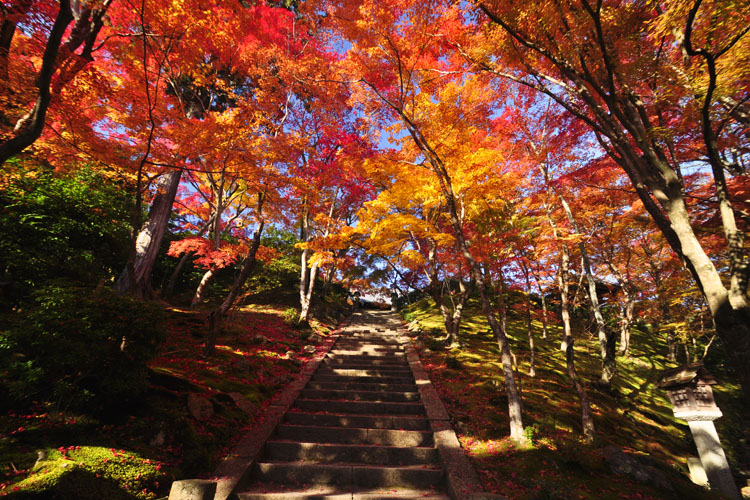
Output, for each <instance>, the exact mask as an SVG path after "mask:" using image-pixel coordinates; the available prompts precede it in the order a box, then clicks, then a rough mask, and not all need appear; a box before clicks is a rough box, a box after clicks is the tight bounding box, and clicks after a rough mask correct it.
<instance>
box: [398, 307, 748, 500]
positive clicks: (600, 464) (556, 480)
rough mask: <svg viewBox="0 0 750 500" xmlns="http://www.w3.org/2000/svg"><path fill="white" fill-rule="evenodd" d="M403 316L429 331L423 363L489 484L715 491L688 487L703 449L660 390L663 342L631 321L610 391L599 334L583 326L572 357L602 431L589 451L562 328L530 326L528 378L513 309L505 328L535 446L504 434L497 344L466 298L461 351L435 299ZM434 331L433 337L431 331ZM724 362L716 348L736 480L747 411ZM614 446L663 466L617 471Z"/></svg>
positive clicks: (556, 495) (691, 495)
mask: <svg viewBox="0 0 750 500" xmlns="http://www.w3.org/2000/svg"><path fill="white" fill-rule="evenodd" d="M401 313H402V315H403V316H404V317H405V318H406V319H407V320H409V321H414V320H416V321H417V322H418V324H419V326H420V329H421V333H419V334H418V335H417V334H416V332H413V333H412V335H413V338H414V342H415V344H416V346H417V347H418V350H419V353H420V357H421V358H422V362H423V364H424V365H425V367H426V368H427V369H428V371H429V372H430V378H431V379H432V381H433V383H434V384H435V386H436V387H437V388H438V391H439V392H440V394H441V396H442V398H443V401H444V403H445V404H446V407H447V408H448V411H449V413H450V414H451V418H452V421H453V425H454V428H455V429H456V431H457V433H458V434H459V438H460V440H461V443H462V445H463V447H464V449H465V450H466V452H467V453H468V454H469V456H470V457H471V460H472V461H473V463H474V465H475V466H476V468H477V469H478V471H479V473H480V476H481V478H482V480H483V482H484V484H485V487H486V488H487V489H488V491H492V492H495V493H500V494H502V495H506V496H508V498H511V499H524V500H531V499H548V498H549V499H563V498H586V499H592V500H593V499H610V498H611V499H615V498H639V499H645V498H659V499H671V498H683V499H702V498H718V496H716V495H714V494H711V493H708V492H705V491H704V490H702V489H701V488H699V487H696V486H694V485H693V484H692V483H690V481H689V478H688V468H687V457H688V456H697V452H696V451H695V446H694V444H693V442H692V438H691V437H690V431H689V429H688V427H687V425H686V424H685V422H682V421H679V420H676V419H675V418H674V416H673V414H672V410H671V404H670V403H669V401H668V399H667V397H666V394H665V392H664V391H663V390H661V389H658V388H657V387H656V386H655V382H656V380H657V378H658V375H659V372H660V371H661V370H664V369H666V368H668V367H669V366H668V365H667V364H666V363H665V362H666V358H665V353H666V352H667V351H666V349H667V346H666V344H665V343H664V342H663V341H662V339H660V338H656V337H655V336H649V335H648V334H647V333H646V332H644V331H641V330H639V329H635V330H634V331H633V337H632V349H631V355H630V357H627V358H626V357H622V356H618V358H617V361H618V376H617V379H616V383H615V387H614V390H613V392H612V393H608V392H603V391H601V390H598V389H597V388H596V387H595V385H594V384H593V381H595V380H596V379H597V378H598V370H599V364H600V362H599V358H598V345H597V344H596V343H595V341H596V339H595V338H592V336H591V335H590V334H586V333H584V332H583V331H582V327H581V326H580V325H578V327H577V328H576V331H575V338H576V363H577V367H578V371H579V374H580V376H581V377H582V378H583V380H584V381H586V382H587V390H588V394H589V397H590V399H591V402H592V411H593V413H594V421H595V425H596V430H597V442H596V443H595V445H594V446H593V447H587V446H585V445H583V444H582V439H581V417H580V407H579V403H578V400H577V397H576V393H575V391H574V389H573V387H572V383H571V382H570V381H569V379H568V377H567V374H566V371H565V358H564V355H563V353H562V352H561V351H560V349H559V343H560V338H561V327H559V326H556V325H550V326H551V328H550V335H549V337H548V338H547V339H543V338H541V335H542V328H541V324H540V323H539V322H536V321H535V322H534V323H533V334H534V337H535V339H534V341H535V344H536V376H535V377H530V376H528V372H529V359H530V356H529V348H528V338H527V331H526V317H525V315H523V314H522V313H515V314H514V313H513V312H511V314H510V316H509V318H508V327H507V329H508V335H509V338H510V343H511V346H512V349H513V351H514V354H515V355H516V357H517V361H518V372H519V373H520V375H521V380H522V391H523V398H524V426H525V429H526V434H527V436H528V437H530V438H531V440H532V442H533V446H532V447H531V448H530V449H527V450H517V449H515V448H513V446H512V445H511V444H510V442H509V440H508V438H507V434H508V430H507V429H508V418H507V400H506V398H505V395H504V387H503V383H502V369H501V365H500V360H499V351H498V348H497V344H496V343H495V341H494V339H493V338H492V337H491V335H490V334H489V333H487V332H488V325H487V322H486V320H485V319H484V317H483V316H482V315H481V313H480V312H479V311H478V304H476V303H473V302H472V303H470V305H469V308H468V310H467V311H466V312H465V313H464V314H465V319H464V321H463V322H462V333H461V340H462V346H461V347H460V348H457V349H447V348H446V347H445V345H444V344H443V343H442V342H440V341H439V340H440V339H438V340H436V337H442V336H443V334H442V333H438V332H443V331H444V329H443V327H442V318H441V317H440V314H439V312H438V311H437V309H435V308H434V307H433V304H432V302H431V301H430V300H429V299H422V300H420V301H419V302H416V303H414V304H412V305H410V306H408V307H406V308H405V309H403V310H402V311H401ZM433 328H434V329H436V330H435V333H431V330H432V329H433ZM412 330H414V328H412ZM712 349H713V350H714V351H718V349H720V348H719V347H717V346H714V347H712ZM719 358H720V356H715V357H712V356H711V355H709V357H708V358H707V360H706V361H707V365H708V366H709V368H710V370H712V371H713V372H714V373H716V375H717V376H718V377H719V379H720V380H721V381H722V382H721V383H720V385H718V386H716V387H715V394H716V399H717V403H718V405H719V406H720V408H721V410H722V412H723V413H724V417H722V418H721V419H719V420H718V421H716V425H717V429H718V432H719V435H720V437H721V439H722V444H723V445H724V447H725V450H726V452H727V455H728V457H729V461H730V464H731V465H732V466H733V469H734V475H735V478H737V477H740V470H739V469H740V468H741V467H742V464H745V467H746V464H747V456H746V455H743V454H742V453H744V452H746V450H745V449H742V448H741V446H740V443H747V439H748V428H749V427H748V421H747V415H748V412H747V409H746V408H743V407H742V406H741V404H742V403H741V401H742V400H741V396H740V393H739V387H738V386H736V385H734V384H732V383H730V382H729V380H731V379H729V378H728V377H726V375H727V373H726V368H725V367H724V366H723V365H722V364H721V363H720V362H713V360H714V359H719ZM722 375H725V377H722ZM734 445H736V446H734ZM613 446H614V447H617V448H619V449H621V450H624V451H626V452H627V453H629V454H632V456H634V457H637V459H638V460H639V461H640V462H641V465H642V466H643V467H646V468H647V467H649V466H653V467H655V468H656V469H658V470H659V471H660V472H658V473H656V474H655V475H654V476H653V477H652V478H651V479H648V480H645V482H640V481H638V480H636V479H634V478H633V477H631V476H628V475H616V474H613V472H612V470H611V468H610V467H609V466H608V461H607V460H606V459H605V456H610V455H612V454H615V455H617V453H616V451H613V450H614V449H613V448H612V447H613ZM745 491H747V490H745Z"/></svg>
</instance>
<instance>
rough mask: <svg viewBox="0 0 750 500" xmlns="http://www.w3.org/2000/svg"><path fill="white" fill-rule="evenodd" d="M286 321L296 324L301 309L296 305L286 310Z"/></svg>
mask: <svg viewBox="0 0 750 500" xmlns="http://www.w3.org/2000/svg"><path fill="white" fill-rule="evenodd" d="M284 323H286V324H287V325H292V326H296V325H297V324H298V323H299V311H298V310H297V309H296V308H294V307H290V308H289V309H287V310H286V311H284Z"/></svg>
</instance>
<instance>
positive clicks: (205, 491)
mask: <svg viewBox="0 0 750 500" xmlns="http://www.w3.org/2000/svg"><path fill="white" fill-rule="evenodd" d="M215 494H216V482H214V481H209V480H207V479H185V480H183V481H175V482H174V483H172V489H171V490H169V500H213V498H214V495H215Z"/></svg>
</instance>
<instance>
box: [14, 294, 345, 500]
mask: <svg viewBox="0 0 750 500" xmlns="http://www.w3.org/2000/svg"><path fill="white" fill-rule="evenodd" d="M283 315H284V308H280V307H273V306H267V305H252V306H247V307H244V308H242V309H240V310H238V311H236V312H234V313H233V315H232V316H231V317H230V318H229V320H228V321H227V322H226V323H225V328H224V331H223V334H222V335H221V336H220V338H219V340H218V342H217V346H216V352H215V354H214V355H213V356H210V357H208V358H205V357H203V356H202V355H201V350H202V345H203V339H204V334H205V328H206V327H205V312H201V311H197V312H196V311H190V310H184V309H175V308H173V309H169V310H168V332H167V341H166V343H164V344H163V345H162V346H161V348H160V351H159V354H158V355H157V357H156V358H154V359H153V360H152V361H151V363H150V389H149V391H148V392H147V394H146V395H145V396H144V397H143V398H141V400H140V401H139V403H138V404H135V405H133V406H132V407H128V408H126V409H124V410H123V409H122V408H119V409H118V410H117V412H113V413H112V414H96V415H92V414H86V413H85V412H80V411H79V412H71V411H66V410H65V409H64V408H59V407H57V406H55V405H54V404H53V403H41V402H40V403H38V404H37V405H36V406H35V407H34V408H32V409H31V410H27V411H23V412H10V413H9V414H8V415H0V496H7V497H8V498H12V499H48V498H55V499H63V500H67V499H70V500H73V499H90V500H101V499H106V500H120V499H122V500H132V499H154V498H160V497H164V496H166V495H167V493H168V491H169V487H170V484H171V482H172V481H173V480H175V479H181V478H190V477H201V476H209V475H210V474H211V473H212V472H213V469H214V467H215V465H216V464H217V463H218V461H219V460H220V459H221V458H222V457H223V456H225V455H226V453H227V451H228V450H229V449H230V448H231V447H232V445H233V444H234V443H235V441H236V440H237V439H239V438H240V437H241V436H242V435H243V432H244V431H245V430H246V429H248V428H249V427H250V426H252V425H253V423H254V422H256V420H257V419H258V418H261V417H262V415H263V413H264V410H265V408H266V406H267V405H268V404H269V402H270V399H271V397H272V396H273V395H274V394H275V393H276V392H277V391H278V390H279V389H280V388H282V387H283V386H284V385H286V384H287V383H288V382H289V381H290V380H291V379H292V378H293V376H294V375H295V374H296V373H297V372H298V371H299V367H300V366H301V364H302V363H304V362H305V361H306V359H308V358H309V356H310V354H307V353H305V352H304V350H303V347H304V346H305V345H307V344H316V343H317V342H319V341H321V340H322V338H324V337H325V336H326V335H327V334H328V333H329V332H330V331H331V330H332V328H333V321H334V320H327V321H328V322H327V323H323V322H319V321H313V322H312V328H305V329H300V328H297V327H292V326H289V325H287V324H285V323H284V321H283ZM313 334H315V335H316V336H313ZM61 355H64V353H61ZM190 394H193V395H194V396H193V397H198V398H200V399H201V400H204V401H208V402H209V404H208V405H207V406H208V408H210V410H208V411H207V413H206V414H205V415H203V416H202V417H201V419H197V418H195V417H194V416H192V415H191V412H190V411H189V409H188V405H187V401H188V395H190ZM243 400H244V401H243ZM204 406H206V405H205V404H204Z"/></svg>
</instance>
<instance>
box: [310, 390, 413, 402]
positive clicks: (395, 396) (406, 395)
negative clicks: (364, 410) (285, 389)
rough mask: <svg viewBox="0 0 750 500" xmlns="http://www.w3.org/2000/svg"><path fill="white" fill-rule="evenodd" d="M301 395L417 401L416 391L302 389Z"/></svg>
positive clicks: (311, 397) (348, 399)
mask: <svg viewBox="0 0 750 500" xmlns="http://www.w3.org/2000/svg"><path fill="white" fill-rule="evenodd" d="M301 396H302V397H303V398H306V399H333V400H337V401H338V400H344V401H398V402H402V403H405V402H408V401H419V393H418V392H393V391H388V392H385V391H347V390H333V389H303V390H302V393H301Z"/></svg>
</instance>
